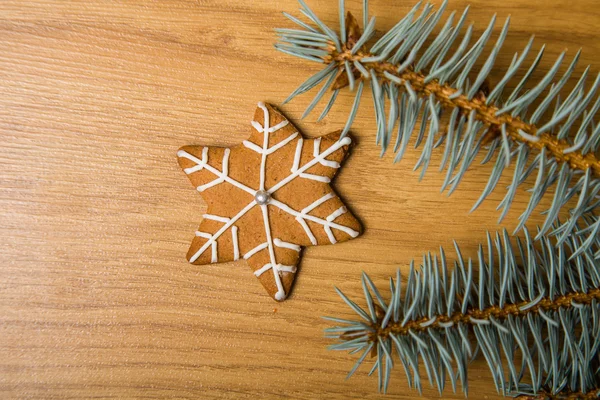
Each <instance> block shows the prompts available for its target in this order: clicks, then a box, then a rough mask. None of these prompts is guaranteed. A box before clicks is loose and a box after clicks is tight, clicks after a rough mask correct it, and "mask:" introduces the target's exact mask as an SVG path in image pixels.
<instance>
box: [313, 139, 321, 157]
mask: <svg viewBox="0 0 600 400" xmlns="http://www.w3.org/2000/svg"><path fill="white" fill-rule="evenodd" d="M313 147H314V149H313V156H314V157H318V156H319V154H320V153H321V138H316V139H315V140H314V141H313Z"/></svg>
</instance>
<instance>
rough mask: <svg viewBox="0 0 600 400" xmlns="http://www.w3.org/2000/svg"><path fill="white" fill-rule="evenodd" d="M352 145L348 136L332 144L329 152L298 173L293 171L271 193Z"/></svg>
mask: <svg viewBox="0 0 600 400" xmlns="http://www.w3.org/2000/svg"><path fill="white" fill-rule="evenodd" d="M350 143H352V140H351V139H350V138H349V137H348V136H346V137H345V138H343V139H341V140H338V141H337V142H335V143H334V144H332V145H331V146H330V147H329V148H328V149H327V150H325V151H324V152H322V153H321V154H319V156H318V157H315V158H313V159H312V160H311V161H309V162H307V163H306V164H304V166H302V167H301V168H298V169H296V171H293V172H292V173H291V174H290V175H289V176H288V177H287V178H285V179H282V180H281V181H279V183H278V184H276V185H275V186H273V187H272V188H271V189H269V193H275V192H276V191H278V190H279V189H281V188H282V187H284V186H285V185H287V184H288V183H290V182H291V181H293V180H294V179H296V178H297V177H298V176H299V175H300V174H302V173H304V171H306V170H307V169H309V168H310V167H312V166H313V165H315V164H317V163H319V162H321V160H324V159H325V157H327V156H329V155H330V154H331V153H333V152H334V151H337V150H339V149H341V148H342V147H344V146H347V145H349V144H350ZM296 150H297V149H296ZM328 179H329V178H328Z"/></svg>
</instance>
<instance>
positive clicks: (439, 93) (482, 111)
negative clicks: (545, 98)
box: [324, 48, 600, 177]
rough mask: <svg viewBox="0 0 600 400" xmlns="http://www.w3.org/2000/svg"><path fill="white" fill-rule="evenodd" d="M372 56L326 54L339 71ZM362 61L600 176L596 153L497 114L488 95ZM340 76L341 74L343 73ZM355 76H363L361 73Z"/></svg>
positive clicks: (340, 83) (386, 64) (420, 92)
mask: <svg viewBox="0 0 600 400" xmlns="http://www.w3.org/2000/svg"><path fill="white" fill-rule="evenodd" d="M372 56H373V55H372V54H369V53H365V52H363V51H358V52H356V53H355V54H352V53H351V51H350V50H349V49H347V48H344V49H343V50H342V52H339V53H338V52H335V51H332V53H331V54H330V55H328V56H326V57H325V58H324V61H325V62H326V63H331V62H336V63H338V65H339V66H340V67H339V68H340V72H341V73H344V62H345V61H351V62H353V61H359V62H360V61H361V60H362V59H364V58H366V57H372ZM362 65H363V66H364V67H365V68H366V69H367V70H369V71H370V70H373V71H374V72H375V74H376V75H377V76H378V77H380V78H381V79H382V80H383V81H389V79H388V78H387V77H386V76H385V75H384V72H388V73H389V74H392V75H394V76H396V77H398V78H399V79H400V80H402V81H406V82H408V83H410V85H411V86H412V87H413V88H414V90H415V92H416V93H417V94H418V95H420V96H422V97H429V95H430V94H433V96H434V97H435V98H436V99H437V100H438V101H439V102H440V103H441V104H442V105H443V106H445V107H448V108H456V107H458V108H460V109H461V110H462V111H463V112H464V113H465V114H469V113H470V112H471V111H472V110H475V112H476V118H477V119H478V120H479V121H481V122H483V123H484V124H485V125H487V126H502V125H506V128H507V134H508V136H509V137H510V138H511V139H512V140H513V141H515V142H517V143H526V144H527V145H528V146H529V147H530V148H532V149H535V150H538V151H541V150H542V148H546V150H547V152H548V153H549V154H551V155H552V156H553V157H554V158H555V159H556V160H557V161H559V162H566V163H568V164H569V165H570V166H571V168H573V169H578V170H582V171H585V170H587V169H591V170H592V173H593V174H594V175H595V176H598V177H600V160H599V159H598V158H597V157H596V155H595V154H593V153H591V152H590V153H588V154H586V155H583V154H582V153H581V151H573V152H570V153H565V150H566V149H568V148H570V147H572V145H571V144H570V143H569V142H567V141H566V140H559V139H557V138H555V137H554V136H552V135H551V134H548V133H542V134H540V135H539V136H538V135H537V131H538V128H537V127H536V126H535V125H533V124H528V123H526V122H525V121H523V120H522V119H521V118H519V117H513V116H512V115H510V114H508V113H505V114H500V115H496V114H497V112H498V111H500V110H499V108H498V107H496V106H493V105H488V104H486V102H485V98H480V97H478V96H476V97H475V98H473V99H469V98H468V96H466V95H464V94H460V95H458V94H457V92H458V90H457V89H455V88H453V87H451V86H450V85H448V84H441V83H439V81H437V80H432V81H430V82H425V80H426V79H425V78H426V76H425V75H423V74H422V73H418V72H415V71H414V70H413V69H412V68H410V67H409V68H407V69H406V70H404V71H402V72H398V71H397V70H398V66H397V65H394V64H391V63H389V62H362ZM341 76H342V75H340V77H341ZM356 79H364V78H363V77H362V75H360V76H358V77H357V78H356ZM347 84H348V81H347V79H339V80H338V81H337V82H336V84H335V85H334V87H333V89H340V88H342V87H344V86H347ZM519 130H521V131H523V132H525V133H526V134H528V135H531V136H534V137H537V138H538V139H539V140H538V141H532V140H527V139H526V138H524V137H523V136H521V135H520V134H519Z"/></svg>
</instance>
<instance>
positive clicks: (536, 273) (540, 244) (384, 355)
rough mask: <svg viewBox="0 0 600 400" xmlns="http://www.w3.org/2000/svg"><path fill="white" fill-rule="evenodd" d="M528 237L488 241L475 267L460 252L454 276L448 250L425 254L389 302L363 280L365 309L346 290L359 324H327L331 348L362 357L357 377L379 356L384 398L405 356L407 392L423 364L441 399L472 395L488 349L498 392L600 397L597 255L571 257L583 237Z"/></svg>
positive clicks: (394, 288)
mask: <svg viewBox="0 0 600 400" xmlns="http://www.w3.org/2000/svg"><path fill="white" fill-rule="evenodd" d="M524 232H525V238H524V239H522V240H521V239H517V240H516V243H511V241H510V238H509V235H508V233H507V232H506V231H504V232H503V233H502V234H496V236H495V237H492V236H491V235H488V237H487V243H486V244H485V245H482V246H480V247H479V252H478V257H477V259H476V260H471V259H468V260H463V259H462V256H461V252H460V249H459V248H458V246H456V252H457V254H458V261H457V262H455V264H454V269H453V270H452V271H451V272H450V271H449V269H448V260H447V258H446V256H445V253H444V250H443V249H440V254H439V256H437V255H431V254H426V255H425V256H423V262H422V264H421V268H420V270H419V271H417V270H415V268H414V267H413V265H412V264H411V270H410V274H409V276H408V278H407V280H406V285H404V287H401V284H400V281H401V277H400V272H399V271H398V272H397V276H396V281H394V280H392V279H390V282H389V288H390V293H391V295H390V296H391V298H390V300H389V301H385V300H384V298H383V296H382V295H381V293H380V292H379V290H378V289H377V288H376V287H375V285H374V284H373V282H372V281H371V279H369V277H368V276H367V275H366V274H363V279H362V283H363V291H364V294H365V304H366V306H367V307H366V310H365V309H363V308H361V307H360V306H359V305H357V303H355V302H354V301H352V300H350V299H349V298H348V297H346V296H345V295H344V294H343V293H342V292H341V291H339V290H338V293H339V294H340V296H341V297H342V299H344V301H345V302H346V303H347V304H348V305H349V306H350V307H351V308H352V309H353V310H354V311H355V312H356V313H357V314H358V316H359V317H360V319H359V320H348V319H339V318H331V317H327V318H326V319H329V320H331V321H334V322H336V323H337V324H338V325H337V326H335V327H332V328H328V329H326V333H327V335H328V336H329V337H331V338H335V339H337V343H336V344H334V345H332V346H330V348H331V349H333V350H347V351H350V352H351V353H356V352H362V354H361V357H360V358H359V360H358V362H357V363H356V364H355V366H354V368H353V369H352V370H351V371H350V374H349V376H351V375H352V374H353V373H354V372H355V371H356V369H357V368H358V367H359V366H360V365H361V364H362V363H363V361H364V360H365V358H366V357H367V356H368V355H369V354H371V355H372V356H373V357H374V359H375V363H374V366H373V369H372V370H371V373H373V372H375V371H376V372H377V373H378V376H379V389H380V390H382V391H384V392H385V391H387V388H388V385H389V381H390V374H391V370H392V369H393V367H394V365H395V362H396V361H395V360H397V359H399V360H400V363H401V364H402V366H403V367H404V371H405V373H406V376H407V379H408V382H409V385H410V386H411V387H414V388H417V389H418V390H419V391H420V390H421V386H422V383H421V382H422V377H421V372H420V370H419V365H418V360H419V358H421V359H422V361H423V365H424V366H425V372H426V374H427V378H428V380H429V381H430V383H431V384H432V385H435V386H436V387H437V388H438V390H439V391H440V393H441V392H442V390H443V389H444V387H445V385H446V380H449V382H450V384H451V386H452V390H453V391H455V390H456V387H457V384H458V383H460V385H461V387H462V388H463V391H465V393H466V392H467V388H468V386H467V385H468V383H467V369H468V364H469V362H470V360H471V359H472V358H473V357H474V355H475V354H476V353H477V352H478V351H480V352H481V353H482V354H483V356H484V358H485V360H486V362H487V364H488V366H489V368H490V371H491V373H492V376H493V379H494V383H495V385H496V388H497V390H498V391H499V392H500V393H503V394H507V395H509V394H511V395H528V396H539V395H542V394H544V393H546V394H547V395H550V396H556V395H559V394H561V395H564V394H565V393H566V392H565V390H570V391H573V392H581V393H582V394H584V395H585V396H589V393H592V392H593V393H597V391H598V387H599V386H600V381H599V376H598V373H599V372H600V370H599V368H600V356H599V348H600V289H598V287H600V271H599V270H598V266H597V265H596V264H597V263H596V261H595V260H594V258H593V256H592V255H591V254H590V253H582V254H580V255H579V256H576V257H574V258H571V259H569V255H570V254H572V249H573V248H575V247H577V243H575V242H574V240H576V239H573V238H571V239H567V240H566V241H565V242H564V243H563V244H561V245H555V243H553V242H552V241H551V240H550V239H548V238H547V237H546V236H542V237H541V238H540V239H538V240H535V239H533V238H532V237H531V236H530V235H529V233H528V231H527V230H526V229H525V231H524ZM484 248H485V249H486V250H485V251H484ZM476 271H478V273H476ZM336 290H337V289H336ZM473 342H474V343H473ZM518 356H519V357H518ZM396 357H397V358H396ZM518 358H520V359H521V360H522V361H521V362H517V361H516V360H517V359H518ZM503 361H504V364H503ZM503 365H506V369H505V367H503ZM568 393H572V392H568ZM550 398H553V397H550ZM557 398H560V397H557ZM567 398H568V397H567ZM584 398H585V397H584Z"/></svg>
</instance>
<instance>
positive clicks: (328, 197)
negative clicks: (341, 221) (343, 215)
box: [300, 192, 335, 215]
mask: <svg viewBox="0 0 600 400" xmlns="http://www.w3.org/2000/svg"><path fill="white" fill-rule="evenodd" d="M334 197H335V194H333V192H329V193H327V194H326V195H325V196H323V197H321V198H320V199H318V200H315V201H314V202H312V203H311V204H309V205H308V206H306V207H304V208H303V209H302V211H300V213H301V214H302V215H304V214H307V213H309V212H311V211H312V210H314V209H315V208H317V207H319V206H320V205H321V204H323V203H325V202H326V201H327V200H331V199H333V198H334Z"/></svg>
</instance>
